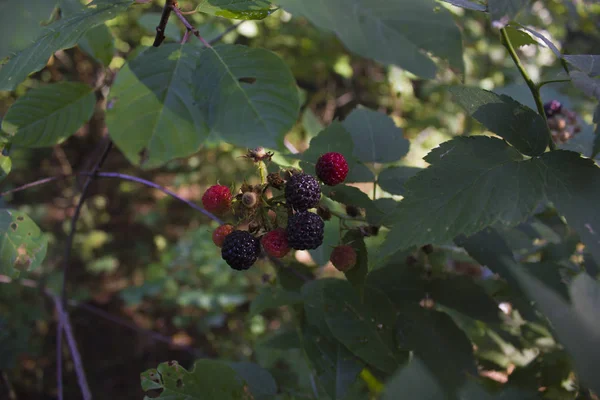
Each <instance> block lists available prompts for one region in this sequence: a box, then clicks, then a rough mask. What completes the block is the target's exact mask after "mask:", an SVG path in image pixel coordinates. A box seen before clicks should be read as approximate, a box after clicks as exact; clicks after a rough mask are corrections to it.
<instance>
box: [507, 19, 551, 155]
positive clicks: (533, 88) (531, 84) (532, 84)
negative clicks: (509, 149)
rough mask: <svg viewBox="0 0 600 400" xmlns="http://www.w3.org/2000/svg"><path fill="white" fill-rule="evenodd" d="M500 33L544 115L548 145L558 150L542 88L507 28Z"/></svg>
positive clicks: (539, 110) (538, 108)
mask: <svg viewBox="0 0 600 400" xmlns="http://www.w3.org/2000/svg"><path fill="white" fill-rule="evenodd" d="M500 34H501V35H502V44H503V45H504V47H506V50H508V54H510V57H511V58H512V60H513V61H514V63H515V65H516V66H517V69H518V70H519V72H520V73H521V76H522V77H523V79H525V83H526V84H527V86H528V87H529V90H530V91H531V94H532V96H533V100H534V101H535V105H536V107H537V110H538V113H539V114H540V115H541V116H542V118H543V119H544V121H545V122H546V132H547V133H548V146H549V147H550V150H556V144H555V143H554V141H553V140H552V134H551V133H550V129H549V128H548V120H547V118H546V113H545V111H544V103H543V102H542V97H541V96H540V89H539V87H538V86H537V85H536V84H535V82H533V80H532V79H531V77H530V76H529V74H528V73H527V70H525V66H524V65H523V63H522V62H521V60H520V59H519V56H518V55H517V52H516V51H515V48H514V47H513V45H512V43H511V42H510V38H509V36H508V33H507V32H506V28H501V29H500Z"/></svg>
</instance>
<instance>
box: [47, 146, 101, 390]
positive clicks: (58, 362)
mask: <svg viewBox="0 0 600 400" xmlns="http://www.w3.org/2000/svg"><path fill="white" fill-rule="evenodd" d="M107 141H108V142H107V144H106V147H105V148H104V151H103V152H102V155H101V156H100V159H99V160H98V162H97V163H96V165H95V166H94V169H93V170H92V173H91V174H90V176H88V178H87V179H86V181H85V183H84V185H83V188H82V189H81V196H80V198H79V202H78V204H77V207H76V208H75V212H74V213H73V217H72V218H71V230H70V232H69V235H68V236H67V242H66V244H65V254H64V260H63V262H64V266H63V276H62V290H61V295H60V299H61V310H63V311H62V312H64V309H65V308H66V306H67V279H68V275H69V265H70V264H71V252H72V250H73V241H74V239H75V232H76V231H77V221H78V220H79V216H80V215H81V209H82V208H83V204H84V203H85V200H86V197H87V194H88V190H89V188H90V185H91V183H92V181H93V180H94V178H95V175H96V173H97V172H98V170H99V169H100V168H101V167H102V164H104V162H105V161H106V158H107V157H108V153H110V150H111V149H112V141H111V140H110V139H108V138H107ZM57 311H60V310H57ZM59 316H60V314H59ZM66 321H68V316H67V315H66V313H65V317H64V318H62V317H61V318H59V322H58V326H57V328H56V329H57V333H56V381H57V387H58V398H59V400H62V399H63V385H62V380H63V373H62V372H63V371H62V332H63V329H64V331H65V334H66V335H67V343H68V345H69V348H70V349H71V355H72V357H73V359H74V360H75V354H74V352H76V351H77V349H76V348H74V347H73V346H74V345H76V343H75V342H74V341H73V343H71V342H70V341H69V332H68V331H67V330H68V329H69V327H68V326H67V325H65V322H66ZM71 335H72V332H71ZM79 362H81V360H79ZM78 372H81V373H84V371H83V368H81V369H80V370H78ZM77 379H78V381H79V386H80V388H81V392H82V394H83V395H84V399H85V400H87V399H91V394H90V397H85V394H86V393H85V390H87V391H88V392H89V388H87V382H86V378H85V374H84V375H83V376H80V375H79V373H78V374H77Z"/></svg>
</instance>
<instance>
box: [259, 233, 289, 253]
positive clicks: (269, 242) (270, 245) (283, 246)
mask: <svg viewBox="0 0 600 400" xmlns="http://www.w3.org/2000/svg"><path fill="white" fill-rule="evenodd" d="M261 243H262V245H263V248H264V249H265V252H266V253H267V254H268V255H270V256H271V257H275V258H281V257H284V256H285V255H286V254H287V253H289V252H290V246H289V244H288V239H287V232H286V231H285V229H282V228H278V229H275V230H272V231H270V232H267V233H266V234H265V235H264V236H263V237H262V239H261Z"/></svg>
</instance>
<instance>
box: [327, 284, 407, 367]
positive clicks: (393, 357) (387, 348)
mask: <svg viewBox="0 0 600 400" xmlns="http://www.w3.org/2000/svg"><path fill="white" fill-rule="evenodd" d="M322 290H323V301H324V312H325V321H326V323H327V326H328V327H329V330H330V331H331V333H332V334H333V336H334V337H335V338H336V339H337V340H339V341H340V342H341V343H342V344H344V346H346V348H348V350H350V351H351V352H352V353H353V354H354V355H356V356H357V357H359V358H360V359H362V360H363V361H365V362H367V363H369V364H371V365H373V366H374V367H376V368H378V369H380V370H381V371H384V372H387V373H391V372H393V371H394V370H395V369H396V368H397V367H398V364H399V362H400V358H399V357H398V354H397V350H396V346H395V343H394V340H393V335H391V334H389V332H391V329H392V328H393V327H391V326H390V323H389V317H390V316H391V319H395V310H394V309H393V308H391V303H389V304H387V305H386V304H378V305H377V306H378V307H379V309H378V310H377V311H378V314H379V315H377V316H376V315H375V314H373V313H372V312H370V310H369V309H367V307H365V306H364V305H363V304H361V302H360V300H359V298H358V294H357V293H356V291H355V290H354V289H353V288H352V286H351V285H350V283H348V282H347V281H343V280H328V281H327V284H325V285H324V287H323V288H322ZM388 302H389V300H388ZM382 313H384V314H386V316H388V318H386V319H385V320H382V319H381V318H379V317H380V315H381V314H382ZM376 317H377V318H376ZM384 328H385V329H384Z"/></svg>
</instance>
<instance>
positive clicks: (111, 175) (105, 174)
mask: <svg viewBox="0 0 600 400" xmlns="http://www.w3.org/2000/svg"><path fill="white" fill-rule="evenodd" d="M78 175H82V176H90V175H92V173H91V172H78V173H75V174H73V175H69V176H66V175H59V176H53V177H50V178H44V179H40V180H39V181H35V182H31V183H28V184H26V185H23V186H19V187H17V188H14V189H11V190H7V191H6V192H3V193H0V198H2V197H3V196H5V195H7V194H10V193H16V192H20V191H23V190H25V189H29V188H32V187H35V186H39V185H43V184H46V183H50V182H53V181H56V180H58V179H65V178H72V177H74V176H78ZM95 176H96V177H97V178H118V179H122V180H126V181H132V182H137V183H141V184H142V185H145V186H149V187H151V188H154V189H157V190H160V191H161V192H163V193H165V194H167V195H169V196H171V197H173V198H175V199H176V200H179V201H181V202H183V203H186V204H187V205H188V206H190V207H192V208H193V209H194V210H196V211H199V212H201V213H202V214H204V215H206V216H207V217H208V218H210V219H212V220H213V221H215V222H217V223H218V224H220V225H222V224H223V221H221V219H219V218H218V217H217V216H215V215H214V214H212V213H210V212H208V211H206V210H205V209H204V208H202V207H200V206H198V205H197V204H195V203H193V202H191V201H189V200H186V199H184V198H182V197H180V196H179V195H177V194H176V193H174V192H172V191H171V190H169V189H167V188H165V187H163V186H160V185H158V184H156V183H154V182H152V181H149V180H146V179H142V178H138V177H136V176H132V175H127V174H121V173H117V172H98V173H96V174H95Z"/></svg>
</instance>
